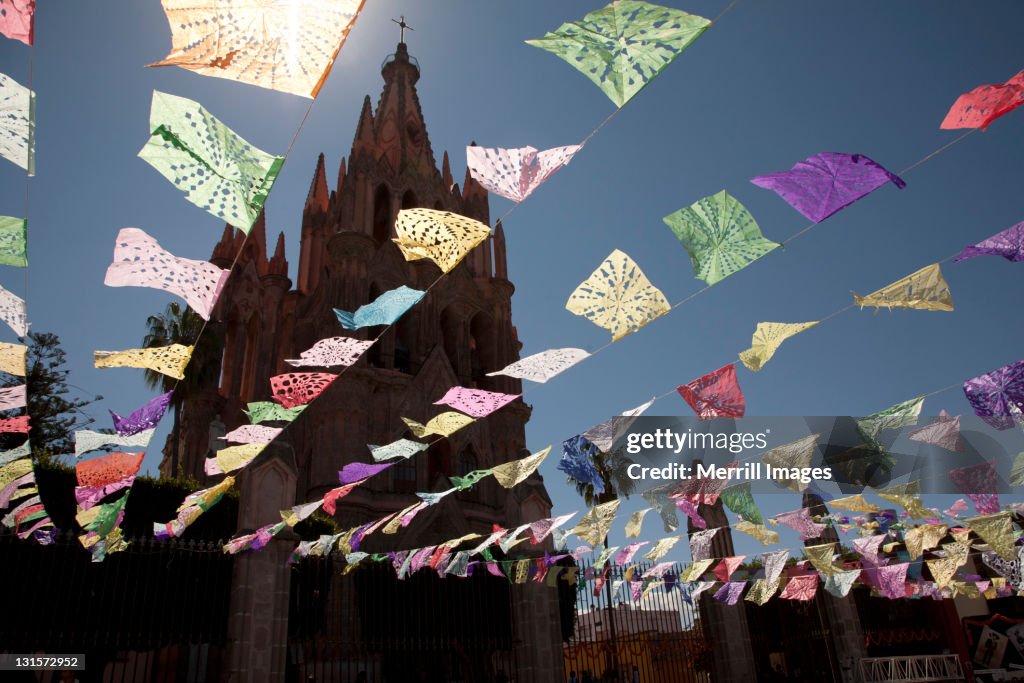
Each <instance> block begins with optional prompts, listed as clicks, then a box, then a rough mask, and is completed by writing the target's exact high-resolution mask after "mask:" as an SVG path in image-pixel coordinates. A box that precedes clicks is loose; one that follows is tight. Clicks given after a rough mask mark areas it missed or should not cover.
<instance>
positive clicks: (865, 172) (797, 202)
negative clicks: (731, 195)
mask: <svg viewBox="0 0 1024 683" xmlns="http://www.w3.org/2000/svg"><path fill="white" fill-rule="evenodd" d="M750 182H752V183H753V184H755V185H757V186H758V187H763V188H765V189H766V190H772V191H773V192H775V193H776V194H778V195H779V196H780V197H782V199H784V200H785V201H786V203H788V204H789V205H790V206H792V207H793V208H794V209H796V210H797V211H799V212H800V213H801V214H803V215H804V216H806V217H807V218H809V219H810V220H812V221H814V222H815V223H820V222H821V221H823V220H825V219H826V218H828V217H829V216H831V215H832V214H834V213H836V212H837V211H839V210H840V209H843V208H845V207H847V206H849V205H850V204H853V203H854V202H855V201H857V200H858V199H861V198H862V197H865V196H866V195H868V194H870V193H872V192H874V191H875V190H877V189H878V188H880V187H882V186H883V185H885V184H886V183H888V182H891V183H892V184H893V185H895V186H896V187H897V188H899V189H901V190H902V189H903V188H904V187H906V183H904V182H903V180H902V179H900V178H899V177H898V176H896V175H894V174H893V173H890V172H889V171H887V170H886V169H885V168H884V167H882V166H881V165H880V164H878V163H875V162H874V161H872V160H871V159H869V158H868V157H866V156H864V155H863V154H843V153H838V152H822V153H821V154H815V155H814V156H812V157H808V158H807V159H806V160H804V161H801V162H799V163H797V164H796V165H795V166H793V168H791V169H790V170H788V171H777V172H775V173H768V174H766V175H761V176H757V177H756V178H753V179H751V181H750Z"/></svg>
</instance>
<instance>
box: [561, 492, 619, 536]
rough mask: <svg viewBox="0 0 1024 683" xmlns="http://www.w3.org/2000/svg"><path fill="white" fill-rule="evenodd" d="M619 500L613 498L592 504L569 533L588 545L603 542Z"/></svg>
mask: <svg viewBox="0 0 1024 683" xmlns="http://www.w3.org/2000/svg"><path fill="white" fill-rule="evenodd" d="M620 502H621V501H619V500H613V501H611V502H608V503H602V504H600V505H596V506H594V507H593V508H591V509H590V511H589V512H588V513H587V514H586V515H584V516H583V518H582V519H580V521H579V524H577V525H576V527H575V528H574V529H573V530H572V531H571V532H569V533H571V534H574V535H575V536H576V537H577V538H579V539H581V540H583V541H585V542H587V543H589V544H590V545H598V544H599V543H602V542H604V538H605V536H607V535H608V530H609V529H610V528H611V526H612V520H614V519H615V513H616V512H617V511H618V509H619V504H620Z"/></svg>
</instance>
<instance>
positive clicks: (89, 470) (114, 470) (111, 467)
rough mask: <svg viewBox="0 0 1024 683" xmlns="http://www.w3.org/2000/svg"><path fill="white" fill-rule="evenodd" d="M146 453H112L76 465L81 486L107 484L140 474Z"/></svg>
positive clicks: (77, 477) (76, 473)
mask: <svg viewBox="0 0 1024 683" xmlns="http://www.w3.org/2000/svg"><path fill="white" fill-rule="evenodd" d="M144 455H145V453H110V454H108V455H104V456H103V457H101V458H93V459H92V460H81V461H79V462H78V464H77V465H75V477H76V479H77V480H78V485H79V486H93V487H98V486H106V485H108V484H113V483H114V482H117V481H121V480H122V479H126V478H127V477H133V476H135V475H136V474H138V471H139V468H140V467H142V458H143V456H144Z"/></svg>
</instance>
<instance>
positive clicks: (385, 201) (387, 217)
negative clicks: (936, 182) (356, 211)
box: [373, 185, 394, 242]
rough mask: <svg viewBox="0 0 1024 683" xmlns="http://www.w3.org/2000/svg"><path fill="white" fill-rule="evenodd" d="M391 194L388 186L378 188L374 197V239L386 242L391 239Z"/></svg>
mask: <svg viewBox="0 0 1024 683" xmlns="http://www.w3.org/2000/svg"><path fill="white" fill-rule="evenodd" d="M393 220H394V219H393V218H392V216H391V193H390V192H388V187H387V185H381V186H380V187H378V188H377V193H376V194H375V195H374V196H373V239H375V240H377V241H378V242H385V241H387V240H388V238H390V237H391V224H392V222H393Z"/></svg>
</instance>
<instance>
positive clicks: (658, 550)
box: [644, 536, 683, 562]
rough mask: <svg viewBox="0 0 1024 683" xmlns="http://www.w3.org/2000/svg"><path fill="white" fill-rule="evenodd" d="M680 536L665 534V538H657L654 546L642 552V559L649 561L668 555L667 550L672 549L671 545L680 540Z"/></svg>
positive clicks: (655, 560)
mask: <svg viewBox="0 0 1024 683" xmlns="http://www.w3.org/2000/svg"><path fill="white" fill-rule="evenodd" d="M682 538H683V537H682V536H666V537H665V538H659V539H658V541H657V542H656V543H655V544H654V547H653V548H651V549H650V550H649V551H647V552H646V553H644V559H646V560H648V561H650V562H657V561H658V560H660V559H661V558H663V557H665V555H668V552H669V551H670V550H672V547H673V546H674V545H675V544H676V543H678V542H679V541H680V540H682Z"/></svg>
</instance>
